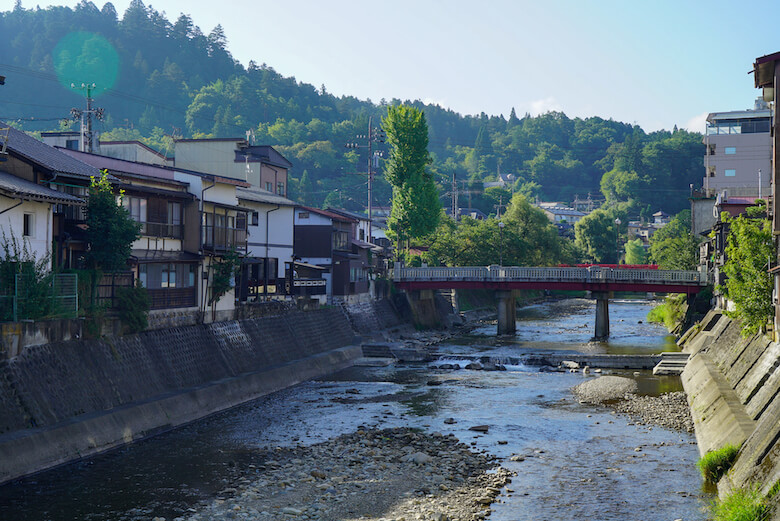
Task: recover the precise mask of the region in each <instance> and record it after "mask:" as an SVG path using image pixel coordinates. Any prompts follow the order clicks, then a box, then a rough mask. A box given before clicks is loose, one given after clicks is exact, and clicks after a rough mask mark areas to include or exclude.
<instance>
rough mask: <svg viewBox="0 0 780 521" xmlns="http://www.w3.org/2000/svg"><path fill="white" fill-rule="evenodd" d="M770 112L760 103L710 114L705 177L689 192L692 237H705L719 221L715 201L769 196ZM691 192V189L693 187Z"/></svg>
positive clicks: (707, 131)
mask: <svg viewBox="0 0 780 521" xmlns="http://www.w3.org/2000/svg"><path fill="white" fill-rule="evenodd" d="M771 125H772V111H771V109H770V108H769V106H768V104H767V103H766V102H764V101H763V100H761V99H758V100H756V102H755V104H754V107H753V109H748V110H736V111H730V112H713V113H711V114H709V115H708V116H707V129H706V132H705V136H704V140H703V142H704V145H705V155H704V170H705V177H704V179H703V180H702V187H701V189H692V190H691V197H690V200H691V221H692V227H693V230H692V231H693V233H694V234H696V235H699V234H703V233H707V232H708V231H709V230H711V229H712V227H713V226H714V225H715V223H716V222H717V220H718V215H717V210H716V209H715V205H716V202H717V201H716V199H717V197H718V196H720V197H721V198H728V197H748V198H752V199H757V198H759V197H764V198H767V197H769V196H770V193H769V192H770V184H771V177H772V175H771V172H772V163H771V159H772V136H771V132H770V129H771ZM692 188H693V187H692Z"/></svg>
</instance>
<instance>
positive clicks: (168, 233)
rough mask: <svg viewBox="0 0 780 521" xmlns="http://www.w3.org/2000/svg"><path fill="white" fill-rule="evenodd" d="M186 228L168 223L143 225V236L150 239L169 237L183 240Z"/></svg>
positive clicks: (147, 223) (144, 223)
mask: <svg viewBox="0 0 780 521" xmlns="http://www.w3.org/2000/svg"><path fill="white" fill-rule="evenodd" d="M183 230H184V227H183V226H182V225H181V224H168V223H153V222H142V223H141V235H146V236H149V237H169V238H171V239H181V238H182V237H183V235H184V233H183Z"/></svg>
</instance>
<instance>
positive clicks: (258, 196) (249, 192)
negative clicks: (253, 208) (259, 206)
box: [236, 187, 298, 206]
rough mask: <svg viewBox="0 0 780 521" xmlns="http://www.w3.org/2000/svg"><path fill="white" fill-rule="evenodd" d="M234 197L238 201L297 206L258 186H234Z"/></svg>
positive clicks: (293, 202)
mask: <svg viewBox="0 0 780 521" xmlns="http://www.w3.org/2000/svg"><path fill="white" fill-rule="evenodd" d="M236 197H238V200H239V201H253V202H256V203H267V204H279V205H282V206H297V204H298V203H296V202H295V201H291V200H290V199H287V198H286V197H282V196H281V195H276V194H274V193H271V192H269V191H267V190H262V189H260V188H241V187H238V188H236Z"/></svg>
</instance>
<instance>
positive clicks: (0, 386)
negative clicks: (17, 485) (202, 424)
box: [0, 307, 384, 483]
mask: <svg viewBox="0 0 780 521" xmlns="http://www.w3.org/2000/svg"><path fill="white" fill-rule="evenodd" d="M375 312H376V310H357V311H354V312H353V314H355V315H356V316H358V315H365V314H369V315H370V314H372V313H375ZM363 320H364V321H371V320H380V319H377V318H374V319H371V318H364V319H363ZM383 320H384V319H383ZM353 335H354V333H353V330H352V328H351V326H350V322H349V320H348V317H347V314H346V313H345V312H344V310H343V309H341V308H339V307H333V308H326V309H321V310H316V311H308V312H299V311H288V312H285V313H283V314H279V315H276V316H266V317H262V318H255V319H249V320H243V321H229V322H219V323H212V324H207V325H196V326H188V327H177V328H171V329H165V330H156V331H148V332H144V333H141V334H138V335H131V336H126V337H119V338H113V339H107V340H91V341H85V340H72V341H69V342H57V343H52V344H46V345H39V346H34V347H28V348H27V349H25V350H24V351H23V352H22V353H21V354H19V355H18V356H16V357H14V358H11V359H8V360H2V361H0V483H2V482H5V481H7V480H10V479H13V478H15V477H19V476H22V475H25V474H29V473H31V472H35V471H37V470H41V469H44V468H48V467H51V466H54V465H57V464H60V463H64V462H67V461H71V460H73V459H77V458H80V457H83V456H87V455H91V454H95V453H97V452H101V451H104V450H107V449H110V448H113V447H116V446H118V445H121V444H124V443H128V442H131V441H134V440H137V439H140V438H143V437H146V436H149V435H151V434H155V433H157V432H159V431H161V430H166V429H169V428H172V427H175V426H177V425H181V424H184V423H187V422H190V421H193V420H195V419H198V418H201V417H203V416H206V415H208V414H212V413H214V412H217V411H219V410H223V409H225V408H228V407H232V406H234V405H237V404H240V403H242V402H245V401H247V400H250V399H253V398H256V397H258V396H262V395H263V394H266V393H268V392H272V391H275V390H278V389H281V388H284V387H287V386H289V385H294V384H296V383H298V382H301V381H303V380H306V379H310V378H314V377H317V376H321V375H323V374H327V373H329V372H333V371H335V370H338V369H341V368H343V367H346V366H348V365H350V364H351V362H352V360H353V359H354V358H357V357H359V356H360V354H361V353H360V348H359V347H345V346H350V344H352V343H353V340H354V336H353Z"/></svg>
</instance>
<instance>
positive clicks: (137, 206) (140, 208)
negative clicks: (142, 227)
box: [122, 195, 146, 223]
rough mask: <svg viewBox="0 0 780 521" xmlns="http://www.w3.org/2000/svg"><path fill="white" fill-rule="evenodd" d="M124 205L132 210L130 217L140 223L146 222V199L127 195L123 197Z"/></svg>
mask: <svg viewBox="0 0 780 521" xmlns="http://www.w3.org/2000/svg"><path fill="white" fill-rule="evenodd" d="M122 206H124V207H125V208H127V211H128V212H130V217H132V218H133V220H134V221H137V222H139V223H145V222H146V199H142V198H140V197H134V196H132V195H126V196H124V197H123V198H122Z"/></svg>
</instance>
